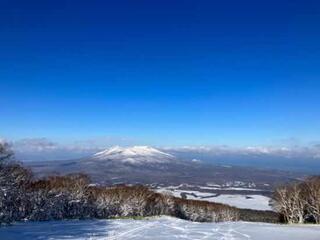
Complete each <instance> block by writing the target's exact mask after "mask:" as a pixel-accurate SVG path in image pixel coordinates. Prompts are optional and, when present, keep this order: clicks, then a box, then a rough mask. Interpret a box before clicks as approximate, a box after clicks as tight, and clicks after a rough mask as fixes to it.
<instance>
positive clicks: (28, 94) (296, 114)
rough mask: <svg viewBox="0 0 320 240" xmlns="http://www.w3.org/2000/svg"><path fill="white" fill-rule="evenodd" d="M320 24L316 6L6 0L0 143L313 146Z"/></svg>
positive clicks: (0, 17)
mask: <svg viewBox="0 0 320 240" xmlns="http://www.w3.org/2000/svg"><path fill="white" fill-rule="evenodd" d="M319 26H320V3H319V2H318V1H163V0H162V1H113V2H111V1H59V0H58V1H1V3H0V34H1V35H0V53H1V54H0V81H1V85H0V88H1V90H0V91H1V94H0V103H1V108H0V116H1V117H0V134H1V137H4V138H7V139H21V138H38V137H46V138H49V139H54V140H55V141H58V142H68V141H75V140H79V139H91V138H95V137H113V138H114V139H119V138H127V139H133V141H136V142H138V143H143V144H153V145H163V146H164V145H172V146H180V145H211V144H228V145H236V146H245V145H259V144H262V145H263V144H272V143H275V142H279V141H281V140H282V139H291V138H297V139H301V140H302V141H305V142H314V141H318V140H319V134H320V121H319V120H320V108H319V106H320V44H319V43H320V31H319ZM115 143H116V141H115Z"/></svg>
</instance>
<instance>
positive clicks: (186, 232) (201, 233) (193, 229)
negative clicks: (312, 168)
mask: <svg viewBox="0 0 320 240" xmlns="http://www.w3.org/2000/svg"><path fill="white" fill-rule="evenodd" d="M319 236H320V226H316V225H277V224H266V223H247V222H227V223H195V222H190V221H185V220H181V219H176V218H172V217H165V216H163V217H156V218H149V219H145V220H130V219H127V220H124V219H123V220H84V221H59V222H57V221H54V222H28V223H17V224H15V225H13V226H8V227H1V228H0V239H3V240H16V239H23V240H33V239H41V240H46V239H50V240H56V239H59V240H60V239H69V240H84V239H91V240H127V239H136V240H138V239H139V240H140V239H141V240H143V239H153V240H167V239H181V240H200V239H214V240H248V239H250V240H270V239H274V240H288V239H290V240H319Z"/></svg>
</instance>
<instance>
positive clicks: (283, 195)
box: [273, 183, 306, 223]
mask: <svg viewBox="0 0 320 240" xmlns="http://www.w3.org/2000/svg"><path fill="white" fill-rule="evenodd" d="M301 186H302V185H301V184H299V183H294V184H291V185H288V186H282V187H279V188H277V189H276V190H275V193H274V197H273V199H274V203H273V207H274V209H275V210H276V211H277V212H279V213H281V214H282V215H283V217H284V219H285V221H286V222H288V223H303V222H304V220H305V207H306V202H305V196H304V191H303V189H302V187H301Z"/></svg>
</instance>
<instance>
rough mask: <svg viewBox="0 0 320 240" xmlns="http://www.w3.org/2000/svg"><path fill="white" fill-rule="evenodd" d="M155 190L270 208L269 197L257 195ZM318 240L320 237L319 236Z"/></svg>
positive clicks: (200, 198)
mask: <svg viewBox="0 0 320 240" xmlns="http://www.w3.org/2000/svg"><path fill="white" fill-rule="evenodd" d="M155 191H157V192H159V193H170V194H172V195H173V196H175V197H179V198H180V197H181V196H182V194H183V193H184V194H185V196H186V198H187V199H192V200H200V201H201V200H202V201H208V202H216V203H224V204H228V205H230V206H233V207H237V208H247V209H255V210H272V208H271V206H270V205H269V201H270V198H269V197H266V196H263V195H259V194H252V195H244V194H218V195H217V194H214V193H209V192H199V191H191V190H179V189H173V188H170V187H169V188H158V189H156V190H155ZM319 240H320V238H319Z"/></svg>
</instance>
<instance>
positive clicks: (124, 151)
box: [92, 146, 175, 164]
mask: <svg viewBox="0 0 320 240" xmlns="http://www.w3.org/2000/svg"><path fill="white" fill-rule="evenodd" d="M92 158H93V159H95V160H116V161H119V162H127V163H132V164H141V163H167V162H170V161H172V160H173V159H175V157H174V156H173V155H171V154H168V153H165V152H162V151H160V150H158V149H156V148H153V147H148V146H134V147H119V146H115V147H111V148H108V149H106V150H103V151H101V152H98V153H96V154H94V155H93V156H92Z"/></svg>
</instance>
